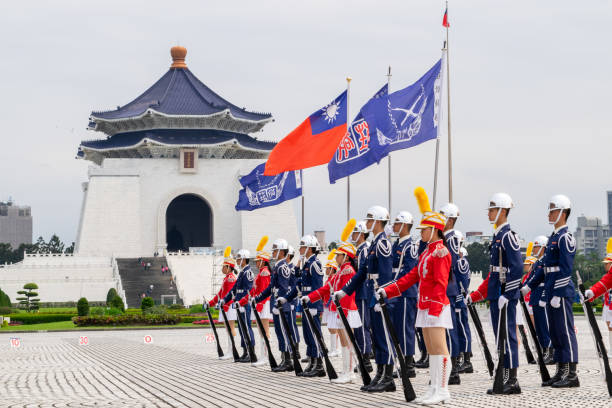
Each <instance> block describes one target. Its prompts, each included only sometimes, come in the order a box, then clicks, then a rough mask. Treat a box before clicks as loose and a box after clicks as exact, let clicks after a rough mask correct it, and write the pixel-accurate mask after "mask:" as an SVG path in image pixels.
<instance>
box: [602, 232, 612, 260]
mask: <svg viewBox="0 0 612 408" xmlns="http://www.w3.org/2000/svg"><path fill="white" fill-rule="evenodd" d="M603 262H604V263H612V238H610V239H609V240H608V245H607V246H606V257H605V258H604V260H603Z"/></svg>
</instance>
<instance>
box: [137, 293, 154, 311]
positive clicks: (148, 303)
mask: <svg viewBox="0 0 612 408" xmlns="http://www.w3.org/2000/svg"><path fill="white" fill-rule="evenodd" d="M153 306H155V302H154V301H153V298H152V297H148V296H147V297H146V298H143V299H142V302H141V303H140V310H142V311H143V312H144V311H145V310H146V309H148V308H150V307H153Z"/></svg>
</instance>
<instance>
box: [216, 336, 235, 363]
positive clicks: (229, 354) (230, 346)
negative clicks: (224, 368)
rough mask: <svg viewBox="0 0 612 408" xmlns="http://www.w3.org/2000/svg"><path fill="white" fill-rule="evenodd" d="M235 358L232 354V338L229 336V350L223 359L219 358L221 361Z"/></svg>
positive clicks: (227, 349) (226, 350)
mask: <svg viewBox="0 0 612 408" xmlns="http://www.w3.org/2000/svg"><path fill="white" fill-rule="evenodd" d="M233 357H234V355H233V354H232V339H231V338H230V336H227V348H226V349H225V352H224V353H223V357H219V360H229V359H230V358H233Z"/></svg>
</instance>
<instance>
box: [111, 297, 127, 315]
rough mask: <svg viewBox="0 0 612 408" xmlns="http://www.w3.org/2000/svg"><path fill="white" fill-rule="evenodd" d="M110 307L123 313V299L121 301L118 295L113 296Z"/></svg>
mask: <svg viewBox="0 0 612 408" xmlns="http://www.w3.org/2000/svg"><path fill="white" fill-rule="evenodd" d="M110 307H111V308H114V309H119V310H121V312H124V311H125V305H124V304H123V299H121V298H120V297H119V295H117V296H115V297H114V298H113V300H111V302H110Z"/></svg>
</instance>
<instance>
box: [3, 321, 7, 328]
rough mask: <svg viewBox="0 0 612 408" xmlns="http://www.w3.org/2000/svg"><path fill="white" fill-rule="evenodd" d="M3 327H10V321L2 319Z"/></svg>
mask: <svg viewBox="0 0 612 408" xmlns="http://www.w3.org/2000/svg"><path fill="white" fill-rule="evenodd" d="M2 327H3V328H4V327H8V321H6V320H2Z"/></svg>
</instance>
